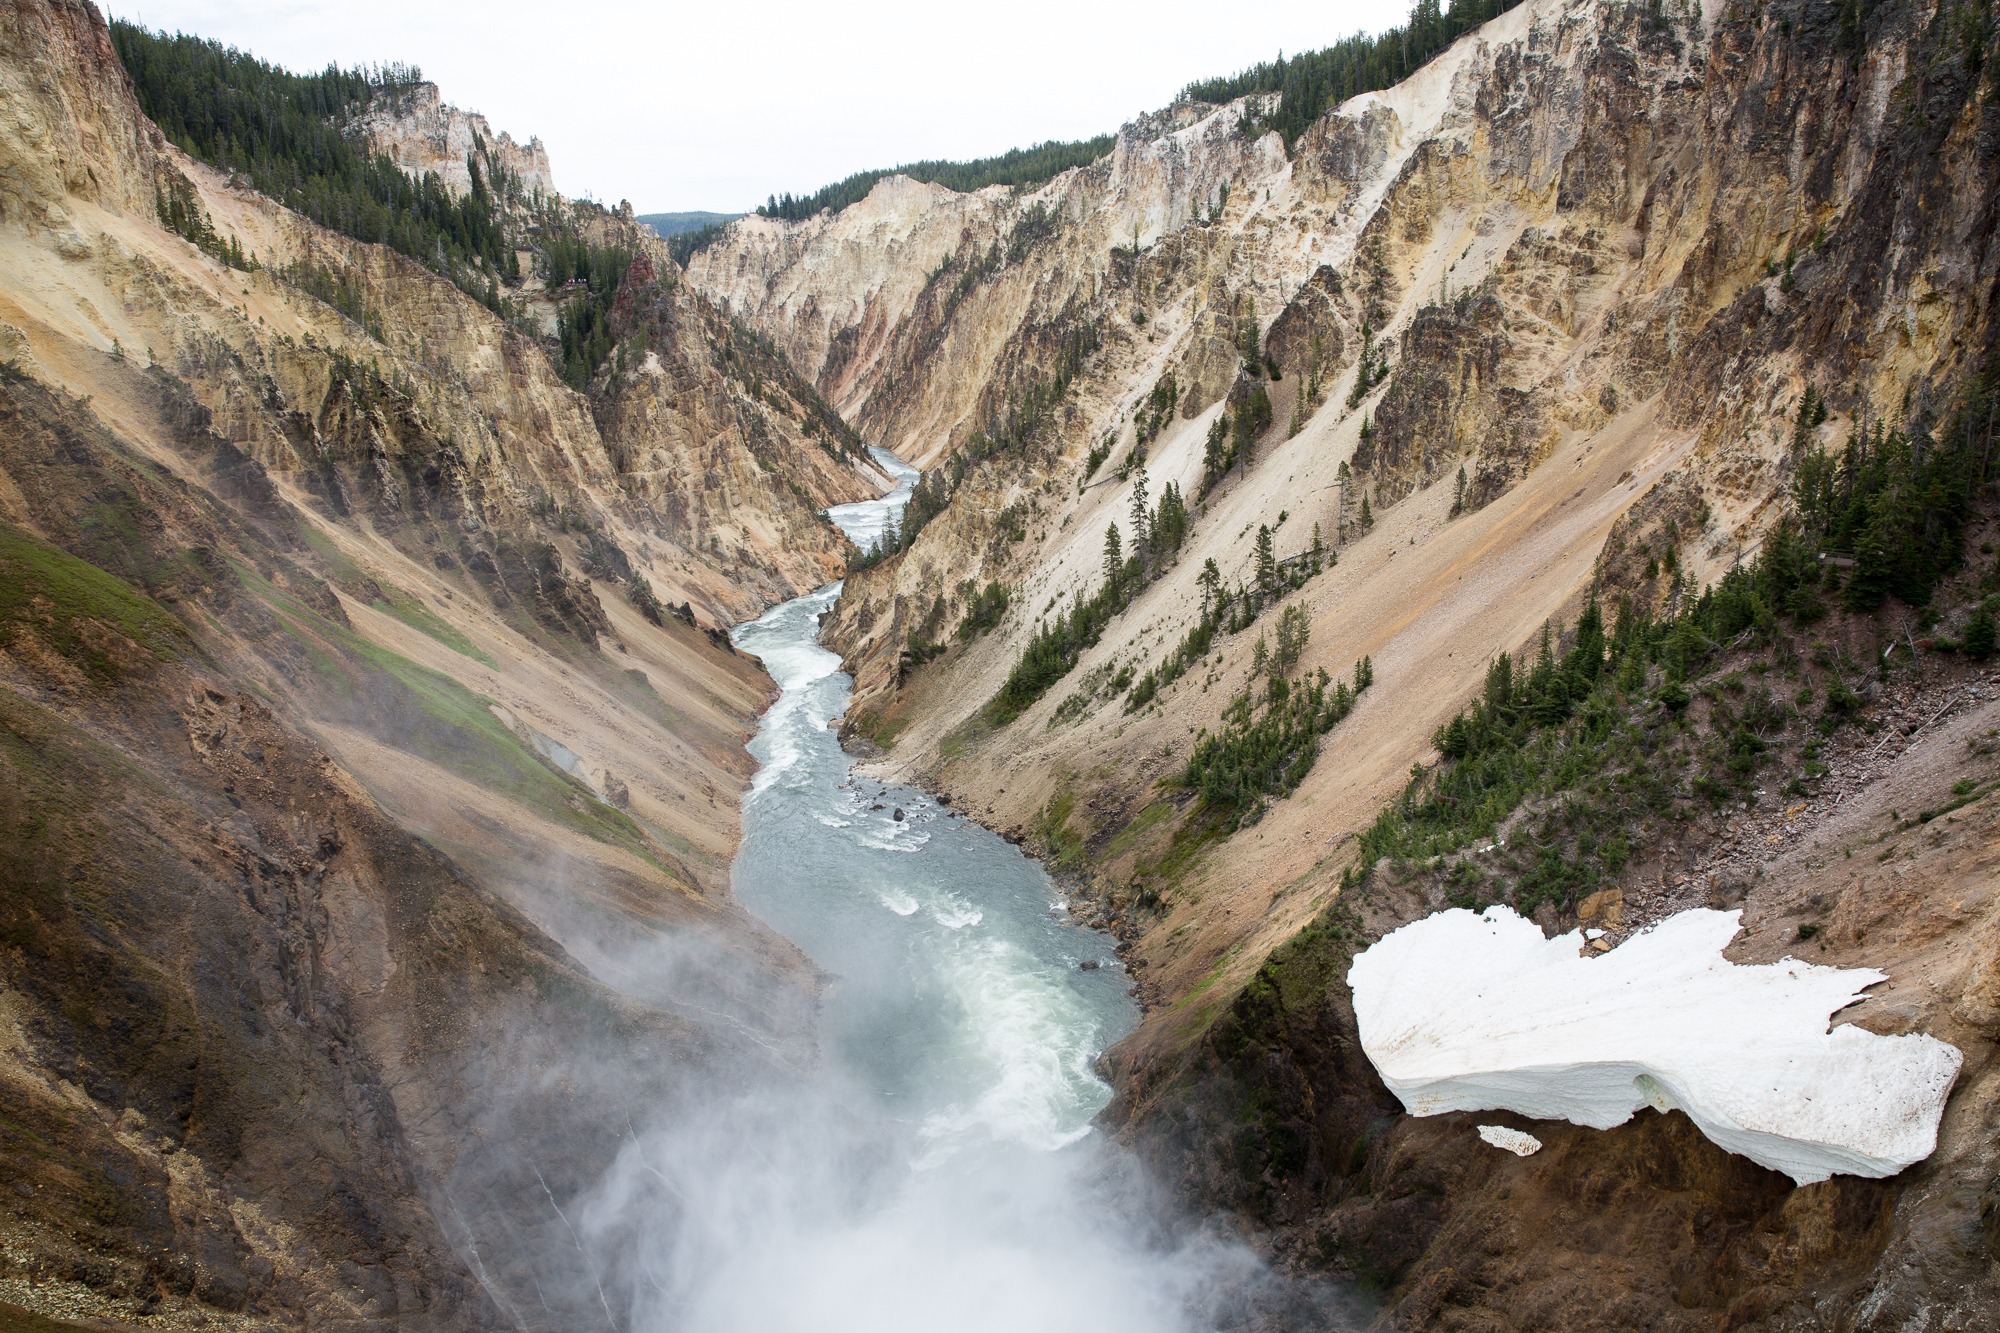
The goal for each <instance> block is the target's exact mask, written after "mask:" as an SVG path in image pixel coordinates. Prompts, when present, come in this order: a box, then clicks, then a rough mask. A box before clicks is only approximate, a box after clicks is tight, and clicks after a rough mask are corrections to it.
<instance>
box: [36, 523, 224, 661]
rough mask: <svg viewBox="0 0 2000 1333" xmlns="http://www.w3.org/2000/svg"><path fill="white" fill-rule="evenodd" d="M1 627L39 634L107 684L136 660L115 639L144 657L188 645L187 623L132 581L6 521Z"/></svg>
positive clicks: (171, 653) (167, 654) (168, 654)
mask: <svg viewBox="0 0 2000 1333" xmlns="http://www.w3.org/2000/svg"><path fill="white" fill-rule="evenodd" d="M0 629H4V630H5V632H6V633H7V636H8V637H9V639H12V638H13V637H14V636H15V635H17V634H19V633H21V632H22V631H23V630H28V631H31V632H33V633H35V634H38V635H39V636H40V637H42V638H43V639H45V640H46V641H47V642H48V643H49V644H50V645H52V646H53V647H54V648H55V649H56V651H57V652H59V653H61V654H62V655H63V656H64V657H65V658H68V659H69V660H70V661H72V662H75V663H76V664H77V665H79V666H81V667H82V668H83V669H84V670H85V671H87V672H88V673H89V674H90V675H91V676H93V677H95V678H96V679H98V680H99V681H103V682H106V683H109V682H112V681H116V680H120V679H123V678H125V677H127V676H130V675H132V674H133V673H134V671H135V669H136V668H137V667H138V666H139V662H138V661H137V660H135V659H134V658H133V657H132V656H131V655H130V654H129V653H128V652H127V651H126V650H125V649H124V648H123V647H121V645H124V644H129V645H131V646H132V647H134V648H136V649H137V650H138V652H139V653H140V654H142V655H143V657H144V658H146V659H150V660H162V659H169V658H174V657H178V656H181V655H182V654H184V653H186V652H188V651H189V650H190V649H192V647H193V640H192V639H191V637H190V636H189V634H188V631H187V627H186V626H184V625H182V624H181V622H180V621H178V620H176V619H174V617H173V616H172V615H170V614H169V613H168V612H167V611H166V609H165V608H164V607H162V606H161V605H160V604H159V603H158V602H155V601H154V600H152V599H151V598H150V597H147V596H145V595H144V594H143V593H141V592H139V591H138V590H137V589H136V588H134V587H132V585H131V584H129V583H127V582H125V581H124V580H123V579H120V578H118V577H116V576H115V575H111V574H107V573H105V572H104V571H103V570H101V569H99V568H98V567H97V566H96V565H93V564H91V563H90V562H88V561H86V560H79V559H77V558H76V557H75V556H73V555H70V554H69V553H68V552H66V551H62V550H59V549H57V548H56V547H54V546H50V545H49V544H48V543H46V542H44V541H42V540H40V539H39V538H37V537H34V536H32V535H31V534H29V533H27V532H25V531H23V530H22V529H20V528H17V527H13V526H12V525H6V524H0ZM106 631H111V632H112V633H114V634H115V636H116V637H115V638H113V637H110V636H109V635H107V633H106Z"/></svg>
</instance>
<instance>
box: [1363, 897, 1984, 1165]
mask: <svg viewBox="0 0 2000 1333" xmlns="http://www.w3.org/2000/svg"><path fill="white" fill-rule="evenodd" d="M1740 915H1741V914H1740V913H1737V912H1715V911H1709V910H1706V909H1700V910H1696V911H1691V912H1682V913H1680V914H1679V915H1677V916H1673V917H1670V918H1668V919H1667V920H1665V921H1662V922H1661V923H1659V924H1658V925H1657V926H1654V927H1653V928H1652V929H1650V930H1647V931H1644V932H1642V933H1640V934H1638V935H1635V936H1634V937H1632V938H1631V939H1629V940H1627V941H1626V942H1625V943H1623V944H1621V945H1619V946H1618V947H1617V948H1615V949H1612V950H1610V951H1609V952H1607V953H1603V954H1597V955H1594V956H1579V952H1578V951H1579V950H1580V949H1581V948H1582V947H1583V942H1584V941H1583V932H1582V931H1572V932H1570V933H1569V934H1567V935H1563V936H1560V937H1558V938H1556V939H1547V938H1545V937H1544V936H1543V935H1542V932H1541V929H1540V927H1538V926H1536V925H1535V923H1534V922H1532V921H1527V920H1524V919H1522V918H1521V917H1520V916H1518V915H1517V914H1515V913H1514V912H1513V911H1512V910H1511V909H1509V908H1506V907H1492V908H1488V909H1487V910H1486V912H1485V913H1484V914H1483V915H1480V914H1476V913H1473V912H1469V911H1466V910H1464V909H1463V908H1453V909H1451V910H1449V911H1444V912H1439V913H1436V914H1435V915H1433V916H1429V917H1426V918H1424V919H1423V920H1421V921H1416V922H1412V923H1411V924H1410V925H1407V926H1404V927H1403V928H1402V929H1400V930H1397V931H1394V932H1392V933H1391V934H1388V935H1385V936H1384V937H1383V938H1382V939H1381V940H1379V941H1377V942H1376V943H1375V944H1374V945H1373V946H1372V947H1370V948H1368V949H1366V950H1364V951H1363V952H1361V953H1359V954H1357V955H1355V958H1354V964H1353V966H1352V968H1351V969H1350V970H1349V972H1348V974H1347V977H1348V982H1349V984H1350V985H1351V986H1353V988H1354V1012H1355V1018H1356V1020H1357V1021H1358V1024H1359V1027H1360V1032H1361V1045H1362V1049H1363V1050H1365V1051H1366V1052H1367V1053H1368V1058H1369V1059H1370V1060H1372V1061H1373V1062H1374V1064H1375V1068H1376V1070H1377V1071H1378V1072H1379V1073H1380V1074H1381V1075H1382V1080H1383V1082H1384V1083H1386V1084H1388V1086H1389V1087H1390V1089H1391V1090H1393V1091H1394V1092H1395V1094H1396V1095H1397V1096H1398V1097H1400V1098H1401V1099H1402V1102H1403V1105H1404V1106H1405V1107H1407V1108H1408V1109H1409V1112H1410V1114H1412V1115H1419V1116H1425V1115H1440V1114H1443V1113H1444V1112H1447V1111H1502V1110H1504V1111H1514V1112H1517V1113H1518V1114H1521V1115H1525V1116H1531V1117H1534V1118H1536V1119H1541V1120H1567V1121H1569V1122H1571V1123H1572V1124H1578V1125H1587V1126H1589V1127H1591V1128H1593V1129H1610V1128H1611V1127H1612V1126H1614V1125H1621V1124H1623V1123H1624V1122H1625V1121H1627V1120H1629V1119H1630V1118H1631V1117H1632V1114H1633V1112H1635V1111H1637V1110H1639V1109H1640V1108H1641V1107H1644V1106H1652V1107H1654V1108H1656V1109H1658V1110H1661V1111H1666V1110H1672V1109H1676V1108H1678V1109H1680V1110H1682V1111H1685V1112H1686V1113H1687V1115H1688V1118H1689V1119H1691V1120H1693V1121H1694V1123H1695V1124H1696V1125H1697V1126H1698V1127H1699V1128H1700V1129H1701V1131H1702V1133H1704V1134H1706V1135H1708V1137H1709V1138H1710V1139H1712V1140H1714V1141H1715V1142H1716V1143H1717V1144H1719V1145H1721V1146H1722V1147H1724V1148H1726V1149H1728V1150H1729V1151H1730V1152H1734V1153H1740V1154H1741V1155H1743V1156H1745V1157H1748V1158H1750V1159H1751V1160H1752V1161H1754V1162H1758V1163H1760V1164H1762V1165H1764V1166H1767V1167H1770V1168H1771V1169H1772V1170H1775V1171H1782V1172H1784V1173H1785V1174H1786V1175H1789V1176H1790V1177H1792V1179H1793V1180H1795V1181H1797V1182H1798V1183H1799V1184H1802V1185H1804V1184H1809V1183H1811V1182H1813V1181H1816V1180H1825V1179H1826V1178H1827V1177H1828V1176H1831V1175H1835V1174H1844V1175H1856V1176H1878V1177H1879V1176H1891V1175H1894V1174H1896V1173H1897V1172H1898V1171H1901V1170H1902V1169H1903V1168H1904V1167H1906V1166H1909V1165H1910V1164H1912V1163H1914V1162H1919V1161H1922V1160H1923V1159H1924V1158H1925V1157H1928V1156H1929V1155H1930V1154H1931V1151H1932V1150H1933V1149H1934V1148H1935V1147H1936V1146H1937V1126H1938V1118H1939V1116H1940V1115H1941V1114H1942V1113H1943V1111H1944V1102H1945V1097H1946V1096H1947V1095H1948V1094H1949V1093H1950V1091H1951V1085H1952V1083H1953V1081H1954V1080H1955V1079H1956V1078H1957V1077H1958V1068H1959V1064H1960V1063H1961V1060H1962V1058H1963V1057H1961V1056H1960V1054H1959V1052H1958V1050H1957V1048H1955V1047H1953V1046H1950V1045H1947V1044H1946V1043H1944V1042H1942V1041H1939V1040H1937V1039H1936V1038H1934V1037H1929V1036H1923V1035H1915V1034H1913V1035H1910V1036H1901V1037H1884V1036H1879V1035H1877V1034H1875V1033H1872V1032H1868V1031H1865V1030H1863V1029H1861V1028H1858V1027H1853V1026H1851V1025H1850V1026H1842V1027H1837V1028H1833V1029H1832V1030H1831V1031H1829V1030H1828V1023H1829V1021H1830V1020H1831V1018H1832V1016H1833V1014H1835V1013H1836V1012H1838V1011H1839V1010H1841V1009H1844V1008H1846V1007H1847V1006H1848V1005H1850V1004H1853V1003H1854V1002H1855V1001H1856V1000H1858V999H1860V998H1861V994H1862V992H1863V991H1865V990H1867V988H1868V987H1870V986H1873V985H1875V984H1876V983H1877V982H1880V981H1883V980H1886V979H1887V978H1886V975H1885V974H1884V973H1881V972H1877V971H1875V970H1874V969H1872V968H1854V969H1841V968H1832V967H1818V966H1814V965H1812V964H1809V963H1802V962H1799V961H1798V960H1796V959H1790V958H1787V959H1785V960H1784V961H1782V962H1778V963H1771V964H1766V965H1762V966H1739V965H1737V964H1735V963H1731V962H1730V961H1728V960H1727V959H1725V958H1724V957H1723V956H1722V950H1723V948H1724V947H1725V946H1726V945H1728V943H1729V941H1730V940H1731V939H1733V938H1734V937H1735V935H1736V933H1737V930H1738V929H1739V926H1740V921H1739V917H1740ZM1481 1133H1482V1135H1483V1134H1484V1130H1482V1131H1481ZM1491 1141H1492V1140H1491V1139H1489V1140H1488V1142H1491Z"/></svg>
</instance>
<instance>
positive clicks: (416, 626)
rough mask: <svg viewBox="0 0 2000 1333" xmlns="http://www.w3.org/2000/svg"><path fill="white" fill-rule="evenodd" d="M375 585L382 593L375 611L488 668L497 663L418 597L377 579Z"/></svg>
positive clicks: (490, 655) (491, 656)
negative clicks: (390, 616) (389, 616)
mask: <svg viewBox="0 0 2000 1333" xmlns="http://www.w3.org/2000/svg"><path fill="white" fill-rule="evenodd" d="M375 586H376V587H378V588H380V589H381V590H382V595H381V596H380V597H377V598H376V599H375V601H374V607H375V609H376V610H377V611H381V612H383V613H385V614H387V615H392V616H394V617H395V618H396V619H398V620H400V621H402V622H403V623H404V624H405V625H408V626H409V627H410V628H411V629H413V630H417V631H419V632H421V633H424V634H428V635H429V636H430V637H431V638H433V639H436V640H437V641H438V642H439V643H441V644H443V645H444V646H445V647H447V648H449V649H451V650H452V651H453V652H455V653H458V654H460V655H462V656H465V657H469V658H471V659H472V660H473V661H475V662H483V663H485V664H486V665H487V666H490V667H497V666H499V665H500V664H499V663H498V662H496V661H494V660H493V655H492V654H491V653H489V652H487V651H486V650H485V649H484V648H481V647H480V646H479V645H478V644H476V643H474V642H473V641H472V640H471V639H468V638H466V637H465V635H464V633H462V632H461V631H460V630H459V629H458V627H457V626H455V625H453V624H451V623H450V622H448V621H447V620H445V619H444V618H443V617H442V616H440V615H438V613H437V612H435V611H433V610H431V609H430V607H429V606H427V605H425V604H424V602H423V601H422V600H420V599H419V598H417V597H414V596H412V595H411V594H409V593H407V592H405V591H403V589H401V588H398V587H397V586H396V585H395V584H393V583H382V582H380V581H378V582H377V583H376V585H375Z"/></svg>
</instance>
